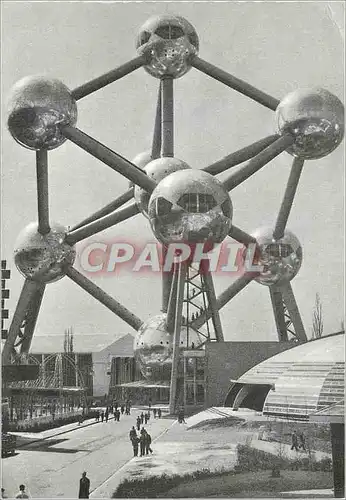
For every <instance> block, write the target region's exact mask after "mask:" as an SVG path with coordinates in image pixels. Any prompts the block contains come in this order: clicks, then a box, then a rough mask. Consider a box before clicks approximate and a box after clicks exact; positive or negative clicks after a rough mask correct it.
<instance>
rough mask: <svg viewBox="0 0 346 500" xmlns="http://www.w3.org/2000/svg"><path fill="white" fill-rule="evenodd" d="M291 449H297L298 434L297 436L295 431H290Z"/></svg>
mask: <svg viewBox="0 0 346 500" xmlns="http://www.w3.org/2000/svg"><path fill="white" fill-rule="evenodd" d="M291 450H296V451H298V436H297V432H296V431H293V432H292V446H291Z"/></svg>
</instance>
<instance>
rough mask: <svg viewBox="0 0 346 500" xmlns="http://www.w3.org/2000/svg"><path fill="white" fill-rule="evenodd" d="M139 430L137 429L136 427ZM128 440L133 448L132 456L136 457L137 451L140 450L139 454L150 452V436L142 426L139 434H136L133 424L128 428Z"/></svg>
mask: <svg viewBox="0 0 346 500" xmlns="http://www.w3.org/2000/svg"><path fill="white" fill-rule="evenodd" d="M138 430H139V429H138ZM130 441H131V444H132V448H133V456H134V457H138V451H140V456H141V457H143V456H144V455H149V452H150V453H152V452H153V450H152V449H151V446H150V445H151V436H150V434H149V432H148V431H147V430H146V429H144V427H142V429H141V431H140V433H139V436H138V435H137V431H136V429H135V426H133V427H132V429H131V430H130Z"/></svg>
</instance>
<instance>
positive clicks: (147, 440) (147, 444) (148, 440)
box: [145, 432, 153, 455]
mask: <svg viewBox="0 0 346 500" xmlns="http://www.w3.org/2000/svg"><path fill="white" fill-rule="evenodd" d="M150 445H151V436H150V434H149V433H148V432H146V433H145V454H146V455H149V451H150V453H152V452H153V450H152V449H151V448H150Z"/></svg>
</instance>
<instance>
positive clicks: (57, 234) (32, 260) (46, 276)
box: [14, 222, 76, 283]
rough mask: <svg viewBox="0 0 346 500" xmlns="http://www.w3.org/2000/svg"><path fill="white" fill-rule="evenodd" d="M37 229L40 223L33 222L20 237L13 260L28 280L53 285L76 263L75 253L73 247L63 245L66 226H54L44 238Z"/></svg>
mask: <svg viewBox="0 0 346 500" xmlns="http://www.w3.org/2000/svg"><path fill="white" fill-rule="evenodd" d="M37 227H38V224H37V223H36V222H32V223H31V224H29V225H28V226H27V227H26V228H25V229H24V230H23V231H22V232H21V233H20V234H19V236H18V239H17V242H16V245H15V251H14V260H15V263H16V266H17V268H18V270H19V272H20V273H21V274H22V275H23V276H25V278H28V279H30V280H34V281H39V282H40V283H51V282H53V281H57V280H59V279H60V278H62V277H63V276H64V275H65V269H66V268H67V267H68V266H71V265H72V264H73V262H74V260H75V257H76V251H75V249H74V247H71V246H70V245H68V244H67V243H64V238H65V235H66V228H65V227H64V226H61V225H59V224H54V225H52V226H51V231H50V232H49V233H48V234H45V235H41V234H40V233H39V232H38V231H37Z"/></svg>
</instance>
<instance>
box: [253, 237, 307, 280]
mask: <svg viewBox="0 0 346 500" xmlns="http://www.w3.org/2000/svg"><path fill="white" fill-rule="evenodd" d="M252 236H254V237H255V238H256V240H257V243H258V252H257V253H255V259H254V261H255V262H254V263H255V264H258V265H261V266H263V272H261V274H260V275H259V276H258V278H255V279H256V281H257V282H258V283H261V284H262V285H267V286H271V285H281V284H283V283H285V282H288V281H291V279H293V278H294V277H295V275H296V274H297V273H298V271H299V269H300V266H301V264H302V260H303V250H302V247H301V245H300V242H299V240H298V238H297V237H296V236H295V235H294V234H293V233H291V232H290V231H287V230H286V231H285V233H284V236H283V238H280V239H279V240H274V238H273V230H272V229H269V228H260V229H257V230H256V231H255V232H254V233H252Z"/></svg>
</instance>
